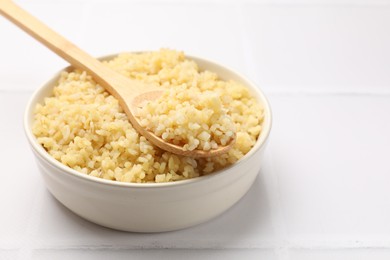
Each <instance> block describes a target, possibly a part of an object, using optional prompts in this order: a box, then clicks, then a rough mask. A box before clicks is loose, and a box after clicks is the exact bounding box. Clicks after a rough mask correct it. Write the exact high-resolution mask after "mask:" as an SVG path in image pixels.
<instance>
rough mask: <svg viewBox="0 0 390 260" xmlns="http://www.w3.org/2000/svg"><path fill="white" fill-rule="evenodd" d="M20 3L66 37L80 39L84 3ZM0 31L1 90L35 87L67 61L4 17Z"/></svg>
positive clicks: (74, 39)
mask: <svg viewBox="0 0 390 260" xmlns="http://www.w3.org/2000/svg"><path fill="white" fill-rule="evenodd" d="M20 5H21V6H22V7H23V8H24V9H26V10H27V11H29V12H30V13H31V14H33V15H34V16H36V17H37V18H38V19H39V20H41V21H43V22H44V23H46V24H47V25H49V27H51V28H52V29H54V30H55V31H57V32H58V33H60V34H61V35H63V36H65V37H66V38H68V39H69V40H71V41H73V42H75V43H76V44H77V43H78V42H81V40H82V39H81V38H82V34H81V32H82V29H83V25H82V24H83V20H82V19H83V13H84V6H83V5H80V4H76V3H73V4H70V3H62V4H58V3H57V4H36V3H21V4H20ZM0 32H1V36H0V38H1V48H0V57H1V59H0V79H1V81H2V84H0V90H4V89H6V90H20V89H23V90H34V89H36V88H38V87H39V86H41V85H42V84H43V83H44V82H46V81H48V80H49V78H50V77H51V76H52V75H53V74H54V73H55V72H57V71H58V70H60V69H62V68H63V67H65V66H67V64H68V63H67V62H65V61H63V60H62V58H60V57H58V56H57V55H56V54H54V53H52V52H51V51H50V50H48V49H47V48H46V47H44V46H43V45H41V44H40V43H39V42H37V41H36V40H35V39H33V38H32V37H30V36H29V35H27V33H25V32H23V31H22V30H21V29H19V28H18V27H16V26H15V25H13V24H11V23H10V22H9V21H7V20H6V19H4V18H3V17H0Z"/></svg>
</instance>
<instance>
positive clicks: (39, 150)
mask: <svg viewBox="0 0 390 260" xmlns="http://www.w3.org/2000/svg"><path fill="white" fill-rule="evenodd" d="M142 52H149V51H127V52H120V53H115V54H109V55H104V56H99V57H98V59H99V60H107V59H111V58H113V57H116V56H117V55H119V54H121V53H142ZM185 57H186V58H188V59H192V60H195V61H196V62H197V61H201V62H202V63H208V64H211V65H212V66H215V67H220V68H222V69H224V70H227V71H229V72H230V73H232V74H235V76H237V77H238V78H240V79H242V81H244V82H245V83H248V85H247V87H248V88H249V89H250V91H251V92H256V94H257V96H258V99H259V100H260V101H261V102H262V105H263V109H264V121H263V125H262V131H261V133H260V135H259V137H258V139H257V141H256V144H255V145H254V146H253V147H252V148H251V150H250V151H249V152H248V153H247V154H245V155H244V156H243V157H242V158H241V159H239V160H238V161H237V162H236V163H234V164H232V165H229V166H227V167H225V168H223V169H220V170H218V171H215V172H213V173H210V174H207V175H203V176H199V177H195V178H191V179H185V180H178V181H173V182H162V183H133V182H120V181H114V180H107V179H103V178H98V177H94V176H90V175H87V174H85V173H81V172H78V171H77V170H74V169H72V168H70V167H68V166H66V165H64V164H62V163H61V162H59V161H57V160H56V159H54V158H53V157H52V156H51V155H50V154H49V153H48V152H46V150H45V149H44V148H43V147H42V146H41V145H40V144H39V143H38V142H37V140H36V137H35V136H34V134H33V133H32V129H31V125H30V121H31V120H30V114H31V111H32V110H33V109H34V106H35V105H36V102H35V101H36V99H37V96H38V95H39V94H40V92H41V91H42V89H44V88H46V87H47V85H48V84H50V82H51V81H53V80H54V79H56V78H57V77H59V75H60V73H61V72H63V71H66V70H69V69H71V68H72V66H67V67H65V68H63V69H61V70H59V71H57V72H56V73H55V74H54V75H53V76H52V77H51V78H50V79H49V80H48V81H46V82H45V83H44V84H43V85H41V86H40V87H38V88H37V89H36V90H35V91H34V92H33V94H32V95H31V97H30V99H29V101H28V103H27V105H26V108H25V111H24V117H23V127H24V132H25V135H26V137H27V139H28V142H29V143H30V145H31V148H32V149H33V151H34V152H35V154H36V155H38V156H39V157H41V159H43V160H44V161H46V162H48V163H49V164H50V165H51V166H53V167H55V168H57V169H59V170H60V171H63V172H64V173H65V174H69V175H71V176H73V177H77V178H81V179H82V180H84V181H87V182H92V183H97V184H103V185H108V186H116V187H125V188H137V189H138V188H140V189H142V188H166V187H175V186H184V185H189V184H195V183H200V182H205V181H208V180H211V179H214V178H216V177H218V176H223V175H224V173H225V174H226V173H228V172H230V171H231V170H234V169H236V168H237V167H239V166H240V165H242V164H243V163H245V162H246V161H248V160H250V159H251V157H253V155H254V154H255V153H256V152H257V151H258V150H261V149H263V148H264V147H265V145H266V142H267V141H268V139H269V135H270V131H271V128H272V111H271V107H270V104H269V101H268V98H267V97H266V96H265V94H264V92H263V91H262V90H261V89H260V88H259V87H258V86H257V84H255V83H254V82H253V81H252V80H250V79H248V77H246V76H244V75H243V74H242V73H240V72H238V71H236V70H235V69H232V68H231V67H229V66H225V65H221V64H220V63H218V62H216V61H214V60H211V59H208V58H207V59H206V58H203V57H200V56H198V55H196V56H195V55H187V54H186V53H185Z"/></svg>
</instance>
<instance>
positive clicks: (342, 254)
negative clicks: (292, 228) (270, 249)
mask: <svg viewBox="0 0 390 260" xmlns="http://www.w3.org/2000/svg"><path fill="white" fill-rule="evenodd" d="M389 258H390V250H389V249H380V248H371V249H370V248H368V249H365V248H362V249H339V250H337V249H335V250H293V251H292V252H290V260H311V259H316V260H363V259H371V260H387V259H389Z"/></svg>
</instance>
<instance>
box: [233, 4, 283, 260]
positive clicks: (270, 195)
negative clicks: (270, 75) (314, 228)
mask: <svg viewBox="0 0 390 260" xmlns="http://www.w3.org/2000/svg"><path fill="white" fill-rule="evenodd" d="M244 9H245V8H244V5H243V4H240V5H239V6H237V10H238V19H239V25H240V28H241V35H240V36H241V44H242V49H243V55H244V61H245V65H246V69H247V71H248V73H249V74H251V75H253V76H255V77H256V75H257V73H256V67H257V66H256V63H255V62H254V60H253V58H252V57H253V45H252V43H251V42H250V40H249V32H248V29H247V26H246V25H247V23H246V20H245V14H244V12H245V10H244ZM255 80H256V81H258V79H255ZM271 141H272V139H271V140H270V142H271ZM269 148H270V147H268V150H267V154H268V156H265V159H264V161H265V162H266V161H267V160H268V164H269V167H270V168H272V167H273V166H272V165H273V164H272V159H273V158H272V155H271V152H272V151H271V149H269ZM266 163H267V162H266ZM270 172H273V171H270ZM263 178H264V182H265V186H266V194H267V199H268V202H269V205H270V206H269V207H270V214H271V223H272V226H273V229H274V231H275V236H276V239H277V241H280V243H278V242H276V245H275V246H274V252H275V255H276V257H277V259H279V260H289V259H290V256H289V250H288V247H287V242H286V231H285V228H284V221H283V214H282V208H281V205H280V196H279V184H278V180H277V177H276V176H275V175H270V174H266V173H265V174H263Z"/></svg>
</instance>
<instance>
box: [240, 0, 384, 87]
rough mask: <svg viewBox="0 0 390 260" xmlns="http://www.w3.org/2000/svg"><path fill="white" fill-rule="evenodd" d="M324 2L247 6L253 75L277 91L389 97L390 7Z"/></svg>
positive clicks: (264, 84)
mask: <svg viewBox="0 0 390 260" xmlns="http://www.w3.org/2000/svg"><path fill="white" fill-rule="evenodd" d="M322 2H323V3H324V4H323V5H298V4H296V5H294V4H290V5H284V6H283V5H271V4H270V5H263V4H257V5H256V4H247V5H245V7H244V11H243V13H244V17H245V19H246V24H247V25H246V30H247V36H248V37H249V38H250V43H251V44H250V46H251V48H250V50H247V52H249V53H250V54H251V55H250V56H251V57H252V63H253V65H254V67H255V68H256V69H254V70H253V71H252V73H251V76H252V77H253V78H255V79H256V80H257V81H258V82H259V83H260V84H261V85H263V86H265V87H266V88H267V89H269V90H272V91H281V90H288V91H291V90H300V91H301V90H305V91H325V92H329V91H332V92H334V91H341V92H387V93H389V92H390V74H389V73H388V72H389V69H390V49H389V48H388V46H389V45H390V34H389V33H388V32H389V31H390V5H369V3H368V2H367V4H366V5H353V4H350V5H331V4H330V5H329V4H328V5H327V4H325V1H322ZM293 3H294V2H293Z"/></svg>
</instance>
